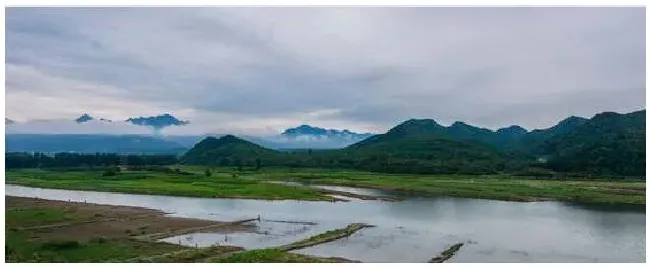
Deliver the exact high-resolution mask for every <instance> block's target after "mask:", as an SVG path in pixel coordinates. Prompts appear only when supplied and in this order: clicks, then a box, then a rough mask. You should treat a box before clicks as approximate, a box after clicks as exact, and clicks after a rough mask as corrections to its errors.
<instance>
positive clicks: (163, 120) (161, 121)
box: [126, 113, 190, 129]
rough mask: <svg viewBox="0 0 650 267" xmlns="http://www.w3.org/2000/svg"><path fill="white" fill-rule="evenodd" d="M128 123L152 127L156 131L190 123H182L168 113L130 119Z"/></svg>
mask: <svg viewBox="0 0 650 267" xmlns="http://www.w3.org/2000/svg"><path fill="white" fill-rule="evenodd" d="M126 122H130V123H132V124H135V125H143V126H151V127H153V128H154V129H162V128H165V127H169V126H182V125H187V124H189V123H190V122H189V121H181V120H179V119H177V118H175V117H174V116H172V115H170V114H168V113H165V114H163V115H158V116H151V117H138V118H128V119H127V120H126Z"/></svg>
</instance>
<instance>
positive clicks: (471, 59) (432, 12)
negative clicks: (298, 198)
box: [6, 7, 645, 131]
mask: <svg viewBox="0 0 650 267" xmlns="http://www.w3.org/2000/svg"><path fill="white" fill-rule="evenodd" d="M6 14H7V16H6V40H7V42H6V46H7V50H6V51H7V52H6V55H7V61H6V66H7V68H8V72H7V86H6V87H7V91H6V94H7V110H6V112H7V117H9V118H18V119H24V120H27V119H37V118H41V117H42V116H43V115H48V116H50V117H48V118H53V117H56V116H58V117H59V118H62V117H68V116H71V114H73V113H78V114H80V113H84V112H91V111H93V109H98V110H99V112H100V114H101V116H104V117H108V118H111V114H112V117H121V116H125V115H131V114H132V115H133V116H135V115H138V116H139V115H152V114H156V113H161V112H170V113H173V114H180V115H181V116H185V117H184V118H183V119H189V120H191V121H193V122H198V124H195V125H193V127H194V128H192V129H196V131H201V129H202V130H203V131H209V130H210V129H220V131H227V130H228V129H233V130H234V129H253V128H256V129H267V130H268V129H269V128H277V129H279V128H284V127H290V126H295V125H298V124H301V123H313V124H318V125H322V126H326V127H334V128H349V129H353V130H357V131H367V130H374V131H382V130H386V129H387V128H389V127H391V126H393V125H395V124H396V123H399V122H401V121H404V120H407V119H409V118H412V117H417V118H433V119H436V120H439V121H440V122H442V123H451V122H453V121H456V120H462V121H466V122H468V123H473V124H476V125H478V126H484V127H489V128H498V127H503V126H508V125H511V124H519V125H522V126H524V127H527V128H544V127H548V126H551V125H552V124H553V123H555V122H557V121H559V120H561V119H563V118H565V117H568V116H570V115H581V116H590V115H593V114H595V113H597V112H600V111H605V110H608V111H618V112H627V111H632V110H635V109H639V108H644V107H645V98H644V97H645V10H644V9H643V8H352V7H350V8H8V9H7V13H6ZM9 70H13V71H9ZM26 73H28V74H29V75H27V74H26ZM46 81H47V82H46ZM50 81H55V82H50ZM70 85H75V86H70ZM30 101H33V102H35V103H36V104H37V105H35V107H34V108H30V109H27V108H24V107H22V106H23V105H22V104H18V103H28V102H30ZM11 102H14V103H16V104H11ZM39 103H40V104H42V105H38V104H39ZM301 114H302V115H301ZM305 114H306V115H305ZM250 124H255V125H250ZM244 131H245V130H244Z"/></svg>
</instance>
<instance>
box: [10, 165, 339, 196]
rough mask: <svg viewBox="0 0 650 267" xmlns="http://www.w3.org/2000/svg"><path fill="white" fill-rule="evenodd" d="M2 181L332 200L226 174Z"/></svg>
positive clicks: (40, 173)
mask: <svg viewBox="0 0 650 267" xmlns="http://www.w3.org/2000/svg"><path fill="white" fill-rule="evenodd" d="M203 170H204V169H203ZM5 177H6V178H5V182H6V183H9V184H17V185H24V186H31V187H42V188H58V189H72V190H93V191H111V192H123V193H135V194H150V195H173V196H191V197H210V198H250V199H272V200H280V199H298V200H326V201H331V200H333V198H332V197H330V196H327V195H324V194H322V193H320V192H318V191H317V190H314V189H310V188H300V187H292V186H284V185H279V184H270V183H264V182H262V181H259V180H253V179H247V178H245V177H233V174H231V173H225V172H217V173H214V174H212V175H211V176H210V177H207V176H205V175H203V174H202V173H201V174H199V173H197V174H190V175H182V174H170V173H161V172H152V171H123V172H120V173H118V174H116V175H114V176H103V175H102V172H100V171H66V172H59V171H48V170H40V169H21V170H7V171H6V172H5Z"/></svg>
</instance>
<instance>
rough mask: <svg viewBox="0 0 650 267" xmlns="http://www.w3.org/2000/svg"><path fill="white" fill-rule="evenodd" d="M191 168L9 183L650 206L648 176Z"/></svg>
mask: <svg viewBox="0 0 650 267" xmlns="http://www.w3.org/2000/svg"><path fill="white" fill-rule="evenodd" d="M172 168H179V169H182V170H183V171H185V172H188V173H189V174H184V175H183V174H173V173H161V172H152V171H123V172H119V173H118V174H116V175H114V176H102V173H101V172H99V171H94V172H93V171H68V172H56V171H46V170H37V169H22V170H8V171H6V172H5V174H6V182H7V183H10V184H19V185H25V186H32V187H45V188H60V189H76V190H96V191H115V192H124V193H137V194H157V195H175V196H195V197H216V198H253V199H274V200H279V199H297V200H326V201H331V200H332V198H331V197H329V196H327V195H324V194H323V193H320V192H318V191H317V190H313V189H310V188H306V187H292V186H284V185H279V184H270V183H267V182H268V181H298V182H304V183H311V184H322V185H342V186H352V187H366V188H379V189H386V190H392V191H396V192H399V193H403V194H411V195H423V196H454V197H467V198H482V199H498V200H511V201H541V200H558V201H569V202H580V203H598V204H634V205H642V204H645V181H641V180H604V179H596V180H543V179H531V178H530V177H528V178H526V177H516V176H508V175H415V174H382V173H372V172H363V171H349V170H322V169H288V168H263V169H262V170H259V171H254V170H243V171H236V170H233V169H232V168H212V169H211V170H212V171H211V172H212V175H211V176H209V177H208V176H206V175H205V174H204V172H205V170H206V167H202V166H172Z"/></svg>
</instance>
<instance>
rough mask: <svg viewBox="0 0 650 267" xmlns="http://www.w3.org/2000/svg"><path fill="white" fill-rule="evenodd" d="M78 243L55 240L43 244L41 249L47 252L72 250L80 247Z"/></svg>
mask: <svg viewBox="0 0 650 267" xmlns="http://www.w3.org/2000/svg"><path fill="white" fill-rule="evenodd" d="M80 246H81V244H79V242H78V241H74V240H56V241H49V242H45V243H43V244H42V245H41V248H43V249H47V250H64V249H74V248H78V247H80Z"/></svg>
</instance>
